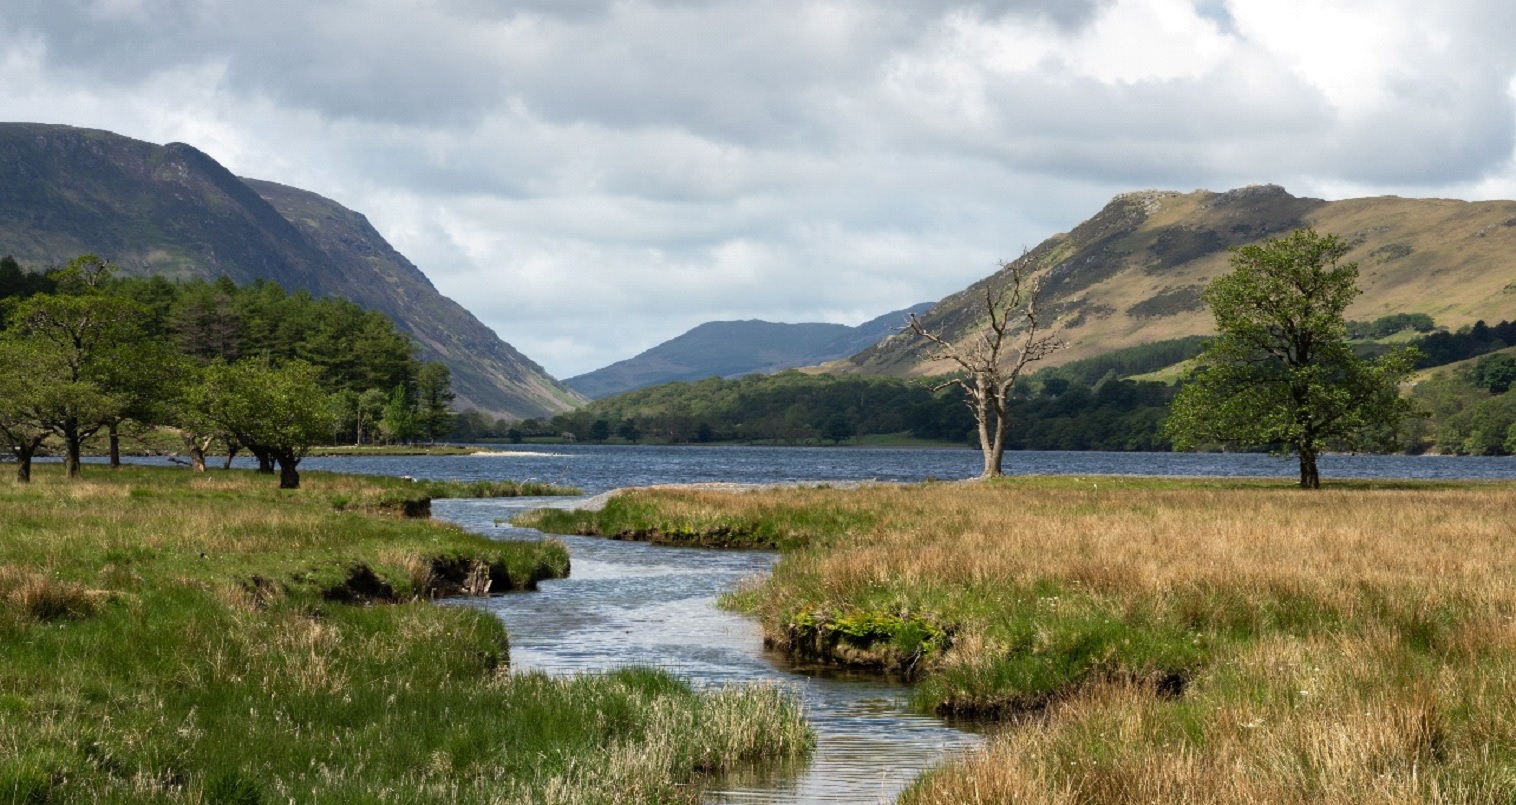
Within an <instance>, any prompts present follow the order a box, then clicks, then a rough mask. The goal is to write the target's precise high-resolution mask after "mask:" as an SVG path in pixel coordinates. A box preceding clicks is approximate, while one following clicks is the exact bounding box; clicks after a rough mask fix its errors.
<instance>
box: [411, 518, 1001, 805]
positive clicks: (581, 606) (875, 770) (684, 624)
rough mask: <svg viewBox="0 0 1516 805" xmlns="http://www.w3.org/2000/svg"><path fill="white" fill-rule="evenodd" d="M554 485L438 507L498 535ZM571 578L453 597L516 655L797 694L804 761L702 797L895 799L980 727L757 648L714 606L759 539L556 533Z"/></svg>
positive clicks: (756, 562)
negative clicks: (667, 540) (806, 741)
mask: <svg viewBox="0 0 1516 805" xmlns="http://www.w3.org/2000/svg"><path fill="white" fill-rule="evenodd" d="M570 503H571V502H570V501H564V500H563V499H561V498H560V499H553V498H536V499H517V500H508V501H481V500H449V501H437V502H436V503H435V504H434V511H433V514H434V515H436V516H439V517H445V518H447V519H449V520H453V521H455V522H458V523H461V524H463V525H464V526H466V527H468V528H470V529H472V530H475V531H478V532H481V533H484V534H488V535H489V536H491V537H495V538H499V539H533V538H536V537H538V536H539V535H537V533H536V532H533V531H529V530H526V529H518V528H512V527H509V526H504V525H497V524H496V520H497V519H499V518H503V517H508V516H509V514H510V513H511V512H513V511H519V510H521V509H524V508H534V507H536V506H541V505H568V504H570ZM563 539H564V541H565V542H567V543H568V546H569V551H570V554H571V556H572V557H573V572H572V574H571V575H570V577H569V578H567V579H563V580H558V581H549V582H545V583H543V584H542V586H541V589H540V590H539V591H538V592H535V593H520V594H512V595H505V596H497V597H494V598H488V599H459V600H457V601H454V602H452V603H453V605H456V606H475V607H479V608H482V609H485V610H487V611H489V612H493V613H495V614H496V615H499V616H500V617H501V618H502V619H503V620H504V621H505V623H506V626H507V627H508V628H509V629H510V633H511V664H512V667H514V668H517V669H529V670H542V671H546V672H548V673H572V672H576V671H600V670H606V669H610V668H617V667H621V666H626V665H653V666H658V667H661V668H665V669H668V670H670V671H672V672H674V673H676V674H679V675H680V676H683V677H685V678H687V679H689V680H691V681H692V682H693V683H695V684H696V685H713V684H724V683H731V682H751V681H756V680H767V681H771V682H778V683H780V684H783V685H785V686H788V687H791V688H792V689H794V690H795V691H796V693H797V694H799V695H800V696H801V697H802V699H803V701H804V702H805V706H806V709H807V715H808V717H809V718H810V720H811V723H812V724H813V725H814V726H815V728H816V731H817V737H818V742H817V751H816V755H815V758H814V760H813V762H812V763H810V764H809V765H808V766H806V767H803V768H799V769H789V770H783V771H780V772H777V773H773V774H769V775H766V776H763V777H758V778H746V779H742V778H738V779H728V780H724V781H721V782H720V783H719V784H718V785H716V786H714V787H713V790H712V791H711V792H710V795H709V797H708V801H710V802H755V803H757V802H762V803H812V802H850V803H859V802H878V801H889V800H890V799H892V798H893V797H894V795H895V794H897V793H898V792H899V791H900V790H901V789H902V788H903V787H904V786H905V785H906V784H908V783H909V782H910V781H911V780H912V779H914V778H915V777H916V775H917V774H919V773H920V772H921V771H922V770H924V769H925V768H927V767H928V766H930V765H931V764H933V763H936V762H938V761H939V760H941V759H942V758H943V757H945V756H946V755H947V754H948V753H949V752H952V751H955V750H958V749H962V748H965V747H967V746H969V745H971V744H972V743H974V742H975V740H976V737H975V736H974V735H972V734H970V733H968V732H964V731H961V730H957V729H954V728H952V727H950V726H948V725H946V724H944V723H943V722H942V721H939V720H938V719H935V718H931V717H927V716H922V715H918V714H915V713H912V712H911V711H910V709H909V707H908V703H907V698H908V695H909V691H908V690H907V689H906V688H905V687H904V686H902V685H898V684H892V683H890V682H888V681H886V680H881V679H879V678H875V677H870V676H867V675H851V676H849V675H841V674H809V675H808V674H802V673H798V672H796V671H794V670H792V669H790V668H789V667H787V666H786V664H785V663H784V660H783V658H782V657H779V656H775V655H772V654H768V653H765V652H764V651H763V649H762V639H761V637H760V635H759V631H758V626H757V624H756V623H755V622H753V621H752V620H750V619H748V618H743V617H739V616H737V615H733V614H731V613H727V612H723V611H721V610H718V609H717V608H716V606H715V602H716V596H717V595H718V594H719V593H721V592H723V591H725V590H729V589H731V588H732V586H733V585H735V584H737V583H738V582H739V581H741V580H742V579H744V578H748V577H751V576H755V575H757V574H761V573H764V572H766V571H767V570H768V568H769V566H770V565H771V564H772V563H773V561H774V559H775V558H776V557H775V555H774V554H772V553H766V552H758V551H710V550H700V549H692V548H667V547H661V546H655V545H646V544H642V543H628V542H618V541H615V540H605V539H596V538H592V537H564V538H563Z"/></svg>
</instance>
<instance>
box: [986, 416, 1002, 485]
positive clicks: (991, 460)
mask: <svg viewBox="0 0 1516 805" xmlns="http://www.w3.org/2000/svg"><path fill="white" fill-rule="evenodd" d="M994 410H995V435H994V436H993V437H991V442H990V449H988V450H986V451H985V452H984V475H983V476H982V477H985V478H1000V477H1003V476H1004V475H1005V471H1004V470H1003V469H1002V466H1003V465H1004V463H1005V404H1004V403H1003V402H1000V401H998V400H997V401H996V404H995V407H994Z"/></svg>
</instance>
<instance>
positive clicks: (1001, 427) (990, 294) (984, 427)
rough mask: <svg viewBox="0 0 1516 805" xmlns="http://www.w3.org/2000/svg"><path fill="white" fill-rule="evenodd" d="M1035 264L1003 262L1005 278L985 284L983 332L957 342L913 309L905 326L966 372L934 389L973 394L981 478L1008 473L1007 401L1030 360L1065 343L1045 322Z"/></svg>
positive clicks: (937, 356)
mask: <svg viewBox="0 0 1516 805" xmlns="http://www.w3.org/2000/svg"><path fill="white" fill-rule="evenodd" d="M1034 269H1035V264H1033V263H1032V262H1031V261H1030V260H1026V259H1022V260H1018V261H1016V262H1013V263H1006V262H1002V263H1001V264H1000V271H1001V272H1003V273H1004V277H1003V278H1002V277H992V278H991V279H990V280H989V281H988V282H986V283H985V284H984V299H983V304H984V312H985V315H986V317H987V319H988V321H987V322H986V323H985V325H984V327H983V328H981V329H980V330H979V332H977V333H975V334H974V335H972V336H970V337H969V338H967V339H965V340H964V341H963V342H962V343H958V344H954V343H952V342H950V341H948V340H947V338H945V337H943V336H942V335H940V334H938V333H933V332H932V331H930V330H928V329H927V328H926V326H925V325H924V324H922V322H921V319H920V318H919V317H917V316H916V314H914V313H912V314H911V315H910V317H909V318H908V319H907V321H906V327H907V328H909V329H910V331H911V332H913V333H915V334H916V335H917V336H919V337H921V338H925V339H926V340H928V341H930V342H932V344H934V345H935V346H936V349H935V351H934V352H932V353H931V358H932V359H933V360H947V361H952V362H953V363H955V364H957V366H958V368H959V369H960V370H961V371H962V373H963V374H962V375H960V376H958V377H954V378H952V379H950V380H946V381H944V382H942V383H939V384H937V385H936V386H935V387H933V389H932V390H933V391H941V390H942V389H945V388H948V387H950V386H958V387H959V388H961V389H963V391H964V393H965V394H967V395H968V399H967V400H966V401H965V402H966V403H967V404H968V407H969V410H971V411H973V412H974V421H975V422H977V423H978V425H979V449H980V451H982V452H983V453H984V472H982V473H980V475H979V477H981V478H995V477H999V476H1001V475H1004V474H1005V473H1004V472H1003V471H1002V470H1001V464H1002V461H1003V459H1004V457H1005V428H1006V421H1007V412H1006V401H1007V400H1008V399H1009V397H1010V393H1011V389H1012V388H1013V387H1014V386H1015V385H1016V381H1017V380H1018V379H1020V377H1021V373H1022V371H1024V370H1025V369H1026V367H1027V364H1030V363H1034V362H1036V361H1040V360H1042V359H1043V358H1046V357H1047V356H1048V355H1051V354H1052V353H1053V352H1055V351H1057V350H1059V349H1062V348H1063V346H1064V344H1063V342H1062V341H1061V340H1060V339H1059V338H1058V328H1057V327H1056V326H1049V325H1048V324H1047V323H1045V322H1044V321H1043V312H1042V310H1041V309H1040V308H1038V300H1039V298H1040V297H1041V296H1042V278H1041V277H1034V276H1033V273H1034Z"/></svg>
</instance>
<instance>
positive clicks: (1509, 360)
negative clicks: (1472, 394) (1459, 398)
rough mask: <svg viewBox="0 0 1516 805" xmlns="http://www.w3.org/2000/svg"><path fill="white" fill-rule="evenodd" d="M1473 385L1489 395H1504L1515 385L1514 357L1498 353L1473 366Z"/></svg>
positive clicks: (1515, 357)
mask: <svg viewBox="0 0 1516 805" xmlns="http://www.w3.org/2000/svg"><path fill="white" fill-rule="evenodd" d="M1474 385H1476V386H1479V387H1480V388H1482V389H1487V390H1489V392H1490V393H1491V394H1504V393H1506V392H1507V391H1510V390H1511V386H1512V385H1516V355H1512V354H1510V353H1507V352H1500V353H1496V354H1494V355H1487V356H1485V357H1483V358H1480V359H1479V362H1478V363H1476V364H1474Z"/></svg>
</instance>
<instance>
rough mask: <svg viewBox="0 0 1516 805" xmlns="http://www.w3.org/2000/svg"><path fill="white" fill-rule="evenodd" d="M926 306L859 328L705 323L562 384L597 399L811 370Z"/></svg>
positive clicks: (849, 352)
mask: <svg viewBox="0 0 1516 805" xmlns="http://www.w3.org/2000/svg"><path fill="white" fill-rule="evenodd" d="M929 307H931V305H928V304H923V305H917V306H915V307H912V308H907V309H905V310H897V311H895V312H893V313H886V314H884V315H883V316H880V317H878V318H876V319H873V320H872V321H867V322H864V323H863V324H860V325H858V326H857V327H848V326H846V325H843V324H814V323H813V324H778V323H775V322H770V321H759V320H757V319H752V320H748V321H713V322H707V323H705V324H702V325H700V326H698V327H696V328H695V329H693V330H690V331H689V332H687V333H685V334H684V335H681V336H677V337H675V338H672V339H670V340H668V341H665V342H663V343H662V344H659V345H658V346H656V347H653V348H652V349H649V350H647V351H646V352H643V353H641V354H639V355H637V356H635V357H632V358H627V359H626V360H624V361H617V362H616V363H613V364H611V365H610V366H607V367H605V368H602V369H596V370H595V371H593V372H588V373H586V374H582V375H579V376H577V377H571V378H569V379H568V380H565V381H563V382H564V385H566V386H568V387H569V388H571V389H573V390H575V391H577V392H579V393H581V394H584V395H585V396H587V397H590V398H592V399H600V398H602V397H609V396H611V395H613V394H620V393H621V392H623V391H631V390H632V389H640V388H644V387H647V386H655V385H658V384H659V383H672V382H674V381H679V380H703V379H705V378H707V377H713V376H715V377H737V376H740V375H746V374H752V373H754V372H763V373H769V372H777V371H780V370H781V369H792V368H794V367H797V366H813V365H815V364H818V363H825V362H827V361H832V360H836V359H838V358H843V357H846V356H848V355H853V354H855V353H857V352H858V351H859V350H862V349H864V348H865V347H867V346H869V345H870V344H873V343H874V342H876V341H878V340H879V339H881V338H885V337H887V336H889V335H890V334H891V333H892V332H893V331H894V330H896V329H898V328H899V327H900V326H901V325H902V324H903V323H904V322H905V318H906V316H907V315H908V314H911V313H918V314H919V313H924V312H925V311H926V309H927V308H929Z"/></svg>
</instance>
